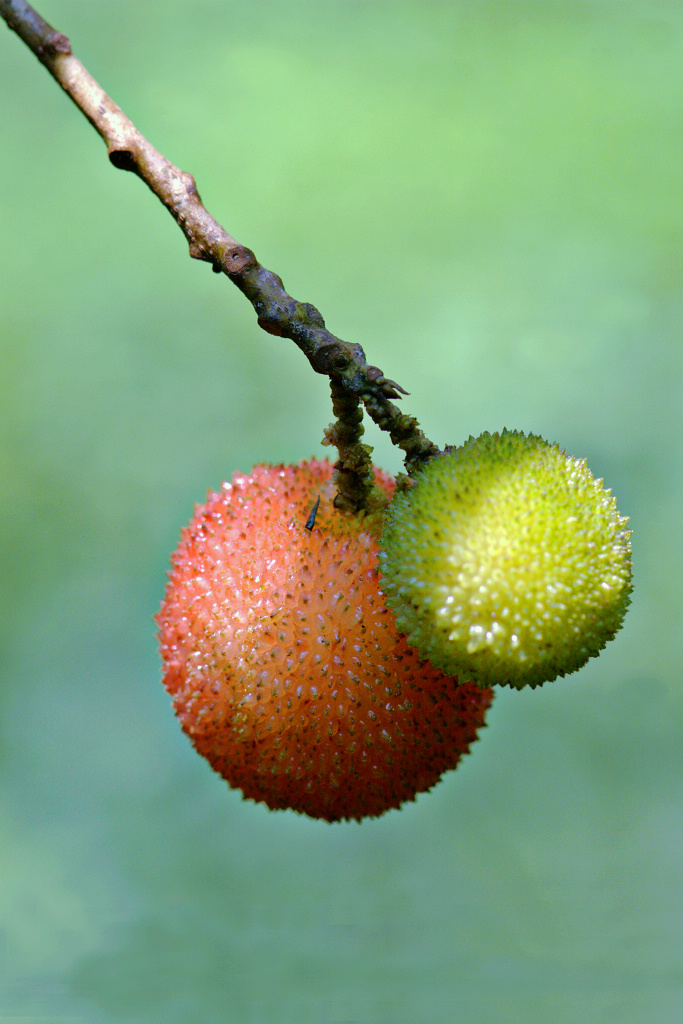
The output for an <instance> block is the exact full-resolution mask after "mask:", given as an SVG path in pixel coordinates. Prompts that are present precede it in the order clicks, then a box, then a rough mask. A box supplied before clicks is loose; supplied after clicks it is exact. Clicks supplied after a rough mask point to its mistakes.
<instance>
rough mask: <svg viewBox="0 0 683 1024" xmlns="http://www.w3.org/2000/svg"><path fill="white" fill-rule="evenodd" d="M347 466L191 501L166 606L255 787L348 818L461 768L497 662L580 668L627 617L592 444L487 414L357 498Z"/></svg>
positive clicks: (168, 656)
mask: <svg viewBox="0 0 683 1024" xmlns="http://www.w3.org/2000/svg"><path fill="white" fill-rule="evenodd" d="M335 493H336V490H335V484H334V480H333V467H332V466H331V464H330V463H329V462H321V461H317V460H315V459H313V460H310V461H308V462H302V463H300V464H299V465H296V466H291V465H290V466H256V467H255V468H254V469H253V470H252V472H251V473H250V474H249V475H248V476H240V475H236V476H235V477H234V478H233V480H232V483H225V484H223V485H222V488H221V490H220V491H219V492H218V493H210V494H209V495H208V497H207V500H206V502H205V503H204V504H203V505H200V506H197V507H196V509H195V514H194V516H193V518H192V521H191V522H190V524H189V526H188V527H186V529H185V530H184V531H183V533H182V536H181V541H180V544H179V547H178V549H177V551H176V552H175V554H174V556H173V560H172V570H171V573H170V578H169V583H168V587H167V590H166V595H165V599H164V602H163V605H162V608H161V611H160V612H159V614H158V616H157V621H158V625H159V636H160V644H161V653H162V659H163V664H164V683H165V686H166V688H167V689H168V691H169V693H170V694H171V695H172V697H173V703H174V706H175V710H176V713H177V715H178V717H179V719H180V722H181V724H182V727H183V729H184V730H185V732H186V733H187V734H188V735H189V737H190V739H191V740H192V742H193V744H194V746H195V747H196V749H197V750H198V751H199V753H201V754H202V755H203V756H204V757H205V758H206V759H207V760H208V761H209V763H210V764H211V765H212V766H213V768H214V769H215V770H216V771H217V772H219V773H220V774H221V775H222V776H223V777H224V778H225V779H227V781H228V782H229V783H230V785H232V786H235V787H238V788H239V789H241V790H242V792H243V794H244V796H245V797H248V798H251V799H253V800H257V801H263V802H264V803H266V804H267V805H268V806H269V807H271V808H292V809H294V810H297V811H301V812H303V813H305V814H308V815H310V816H312V817H315V818H322V819H325V820H327V821H337V820H340V819H346V818H355V819H361V818H363V817H366V816H376V815H379V814H382V813H383V812H384V811H386V810H388V809H390V808H394V807H398V806H400V805H401V804H402V803H404V802H405V801H408V800H413V799H415V796H416V794H417V793H420V792H423V791H425V790H427V789H429V788H430V787H431V786H433V785H434V784H435V783H436V782H437V781H438V780H439V778H440V777H441V775H442V774H443V773H444V772H445V771H447V770H449V769H451V768H454V767H455V766H456V765H457V764H458V762H459V760H460V758H461V757H462V755H463V754H465V753H467V752H468V750H469V747H470V744H471V743H472V742H473V741H474V740H475V739H476V737H477V731H478V729H479V728H481V727H482V726H483V725H484V719H485V714H486V711H487V710H488V707H489V705H490V703H491V700H492V695H493V694H492V689H491V686H492V685H493V684H497V683H504V684H509V685H511V686H514V687H518V688H521V687H523V686H525V685H530V686H537V685H539V684H540V683H542V682H544V681H545V680H549V679H552V678H555V677H556V676H558V675H564V674H565V673H568V672H572V671H574V670H575V669H577V668H579V667H580V666H581V665H583V664H584V663H585V662H586V661H587V660H588V658H590V657H592V656H594V655H596V654H597V653H598V652H599V651H600V650H601V648H602V647H604V645H605V643H606V642H607V640H609V639H611V638H612V637H613V636H614V634H615V632H616V631H617V629H618V628H619V626H620V625H621V622H622V620H623V617H624V614H625V611H626V607H627V605H628V601H629V594H630V590H631V582H630V581H631V562H630V547H629V533H628V531H627V530H626V520H625V519H623V518H622V517H621V516H619V514H618V512H617V510H616V506H615V502H614V499H613V498H612V497H611V496H610V495H609V492H607V491H605V490H603V488H602V481H599V480H595V479H594V478H593V477H592V476H591V474H590V472H589V470H588V469H587V467H586V465H585V462H580V461H577V460H574V459H571V458H569V457H568V456H566V455H565V454H564V453H563V452H561V451H560V450H559V448H558V447H557V446H556V445H549V444H548V443H547V442H545V441H543V440H542V439H541V438H537V437H534V436H526V435H524V434H522V433H518V432H507V431H505V432H503V434H494V435H489V434H484V435H482V437H481V438H478V439H477V440H474V439H472V438H470V440H469V441H468V442H467V443H466V444H465V445H463V446H462V447H460V448H456V449H450V450H447V451H446V452H445V453H444V454H440V455H438V456H437V457H435V458H433V459H432V460H431V461H429V462H428V463H427V465H426V467H425V468H424V469H423V470H421V471H420V472H419V473H417V474H416V478H415V479H414V480H412V481H411V480H407V481H406V480H404V481H403V485H402V486H401V488H400V489H396V484H395V481H394V480H393V479H392V478H391V477H389V476H387V475H386V474H384V473H382V472H381V471H379V470H376V471H375V488H374V491H373V495H372V498H371V500H370V502H369V503H368V507H367V508H366V509H364V510H363V511H361V512H357V513H356V512H349V511H342V510H340V509H338V508H337V507H336V506H335Z"/></svg>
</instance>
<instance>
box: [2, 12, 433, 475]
mask: <svg viewBox="0 0 683 1024" xmlns="http://www.w3.org/2000/svg"><path fill="white" fill-rule="evenodd" d="M0 15H2V17H3V18H4V19H5V21H6V22H7V24H8V26H9V27H10V28H11V29H13V30H14V31H15V32H16V33H17V35H18V36H20V38H21V39H22V40H23V41H24V42H25V43H26V45H27V46H28V47H29V48H30V49H31V50H32V51H33V53H34V54H35V55H36V57H37V58H38V60H39V61H40V62H41V63H42V64H44V65H45V67H46V68H47V70H48V71H49V72H50V74H51V75H52V76H53V78H55V80H56V81H57V82H58V83H59V85H61V87H62V89H64V91H65V92H66V93H67V94H68V96H70V98H71V99H72V100H73V102H74V103H75V104H76V106H77V107H78V109H79V110H80V111H81V112H82V113H83V114H84V115H85V117H86V118H87V119H88V121H90V123H91V124H92V126H93V128H94V129H95V131H97V132H98V134H99V135H100V136H101V137H102V139H103V140H104V142H105V143H106V146H107V152H108V154H109V159H110V161H111V162H112V164H113V165H114V167H118V168H119V169H120V170H124V171H132V172H133V173H134V174H137V175H138V177H139V178H141V179H142V180H143V181H144V182H145V184H146V185H147V186H148V188H149V189H150V190H151V191H152V192H153V193H154V195H155V196H157V198H158V199H160V200H161V202H162V203H163V204H164V206H165V207H166V209H167V210H168V211H169V213H170V214H171V216H172V217H173V218H174V220H175V221H176V223H177V224H178V226H179V227H180V229H181V231H182V232H183V234H184V235H185V238H186V239H187V241H188V244H189V249H190V256H191V257H192V258H193V259H197V260H204V261H206V262H207V263H210V264H211V266H212V268H213V270H214V271H216V273H224V274H226V275H227V277H229V278H230V280H231V281H232V282H233V284H235V285H237V287H238V288H239V289H240V291H242V292H243V293H244V295H246V297H247V298H248V299H249V301H250V302H251V304H252V306H253V307H254V310H255V312H256V316H257V318H258V323H259V326H260V327H262V328H263V330H265V331H267V332H268V333H269V334H274V335H277V336H279V337H284V338H289V339H290V340H291V341H293V342H294V343H295V344H296V345H297V346H298V347H299V348H300V349H301V351H302V352H303V353H304V355H305V356H306V357H307V358H308V361H309V362H310V364H311V366H312V367H313V369H314V370H315V371H316V373H322V374H326V375H327V376H328V377H330V378H331V380H332V381H333V382H336V383H337V384H338V385H340V386H341V387H342V388H343V389H344V391H345V392H346V393H347V394H349V395H354V396H357V397H358V398H360V399H361V400H362V401H363V403H364V404H365V406H366V408H367V411H368V413H369V415H370V416H371V417H372V418H373V419H374V420H375V422H376V423H377V424H378V425H379V426H380V428H381V429H382V430H387V431H388V432H389V434H390V436H391V438H392V441H393V442H394V444H397V445H398V446H399V447H400V448H402V449H403V451H404V452H405V453H406V468H407V469H408V472H414V471H415V470H416V469H417V468H418V467H419V466H420V465H421V464H423V463H424V462H426V461H427V460H428V459H430V458H431V457H432V456H433V455H435V454H436V453H437V452H438V448H437V447H436V445H434V444H432V442H431V441H429V440H428V438H426V437H425V436H424V434H423V433H422V431H421V430H420V429H419V427H418V425H417V421H416V420H415V419H414V418H413V417H407V416H404V415H403V414H402V413H401V411H400V409H399V408H398V406H396V405H394V404H393V403H392V402H391V401H390V399H392V398H400V396H401V394H404V395H405V394H408V392H407V391H404V390H403V388H402V387H400V385H398V384H397V383H396V382H395V381H393V380H389V379H388V378H386V377H385V376H384V374H383V373H382V371H381V370H380V369H379V368H378V367H376V366H371V365H369V364H368V362H367V360H366V358H365V353H364V352H363V349H362V347H361V346H360V345H356V344H352V343H351V342H348V341H342V340H341V339H340V338H337V337H336V336H335V335H334V334H331V333H330V332H329V331H328V330H327V329H326V328H325V321H324V320H323V318H322V316H321V314H320V313H319V311H318V310H317V309H316V308H315V306H312V305H311V304H310V303H308V302H299V301H298V300H296V299H294V298H292V296H291V295H288V293H287V292H286V291H285V288H284V285H283V283H282V280H281V279H280V278H279V277H278V275H277V274H274V273H272V271H270V270H267V269H266V268H265V267H263V266H262V265H261V264H260V263H259V261H258V260H257V259H256V256H255V255H254V253H253V252H252V251H251V249H248V248H247V247H246V246H244V245H241V244H240V243H239V242H237V241H236V240H235V239H234V238H233V237H232V236H231V235H229V234H228V232H227V231H226V230H225V228H223V227H222V226H221V225H220V224H219V223H218V222H217V221H216V220H214V218H213V217H212V216H211V214H210V213H209V212H208V210H206V209H205V207H204V206H203V205H202V201H201V199H200V197H199V193H198V191H197V186H196V184H195V180H194V178H193V177H192V175H191V174H188V173H187V172H185V171H182V170H180V168H178V167H175V166H174V165H173V164H172V163H171V162H170V161H169V160H167V159H166V157H165V156H163V155H162V154H161V153H159V152H158V150H156V149H155V148H154V146H152V144H151V143H150V142H149V141H148V140H147V139H146V138H145V137H144V135H142V134H141V133H140V132H139V131H138V129H137V128H136V127H135V125H134V124H133V122H132V121H130V120H129V119H128V118H127V117H126V115H125V114H124V113H123V111H122V110H121V109H120V108H119V107H118V106H117V105H116V104H115V103H114V101H113V100H112V99H111V98H110V97H109V96H108V95H107V93H106V92H105V91H104V90H103V89H102V87H101V86H100V85H99V84H98V83H97V82H96V81H95V79H94V78H93V77H92V75H90V73H89V72H88V71H87V70H86V68H85V67H84V66H83V65H82V64H81V62H80V61H79V60H78V59H77V58H76V57H75V56H74V55H73V53H72V52H71V44H70V42H69V40H68V38H67V37H66V36H65V35H63V34H62V33H61V32H57V31H56V30H55V29H54V28H52V26H51V25H48V23H47V22H46V21H44V20H43V19H42V18H41V17H40V15H39V14H38V13H37V12H36V11H35V10H34V9H33V8H32V7H31V6H30V5H29V4H28V3H26V2H25V0H0Z"/></svg>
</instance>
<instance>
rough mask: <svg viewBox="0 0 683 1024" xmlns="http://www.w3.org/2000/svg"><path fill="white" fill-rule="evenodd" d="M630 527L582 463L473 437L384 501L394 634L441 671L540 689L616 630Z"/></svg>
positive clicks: (509, 439) (627, 575)
mask: <svg viewBox="0 0 683 1024" xmlns="http://www.w3.org/2000/svg"><path fill="white" fill-rule="evenodd" d="M627 522H628V520H627V519H625V518H623V517H622V516H620V515H619V513H618V512H617V508H616V502H615V499H614V498H613V497H611V496H610V492H609V491H607V490H604V489H603V487H602V480H596V479H595V478H594V477H593V476H592V475H591V472H590V470H589V469H588V468H587V466H586V462H585V459H581V460H578V459H573V458H570V457H569V456H567V455H566V454H565V452H563V451H561V450H560V448H559V447H558V445H556V444H549V443H548V442H547V441H544V440H543V438H541V437H537V436H535V435H533V434H529V435H525V434H523V433H521V432H519V431H507V430H504V431H503V433H502V434H497V433H496V434H488V433H485V434H482V435H481V436H480V437H478V438H476V439H475V438H473V437H470V439H469V440H468V441H467V442H466V443H465V444H464V445H463V446H462V447H460V448H455V449H451V450H449V451H448V452H447V453H446V454H444V455H440V456H437V457H436V458H434V459H433V460H432V461H431V462H429V463H428V464H427V466H426V467H425V469H424V470H423V471H422V472H421V473H420V474H419V476H418V478H417V481H416V483H415V485H414V486H413V487H411V488H410V489H408V490H407V491H405V492H403V493H400V494H397V495H396V497H395V498H394V500H393V502H392V504H391V506H390V508H389V511H388V513H387V516H386V522H385V527H384V532H383V535H382V548H383V551H382V554H381V555H380V568H381V573H382V589H383V590H384V592H385V594H386V599H387V604H388V605H389V607H390V608H392V609H393V610H394V611H395V613H396V620H397V623H398V626H399V629H400V630H402V631H403V632H404V633H406V634H407V637H408V640H409V642H410V643H411V644H413V645H414V646H415V647H416V648H417V650H418V651H419V652H420V654H422V655H423V656H424V657H426V658H429V659H430V661H431V662H432V664H434V665H436V666H437V667H438V668H440V669H442V670H443V671H444V672H450V673H452V674H462V675H464V676H465V677H466V678H468V679H474V680H476V681H478V682H479V683H481V684H482V685H487V686H491V685H493V684H494V683H497V684H507V685H509V686H513V687H517V688H518V689H521V688H522V687H524V686H532V687H533V686H538V685H539V684H541V683H543V682H545V681H547V680H551V679H555V678H556V677H557V676H563V675H565V674H566V673H569V672H574V671H575V670H576V669H578V668H580V667H581V666H582V665H584V664H585V663H586V662H587V661H588V659H589V658H592V657H594V656H595V655H597V654H599V652H600V651H601V650H602V648H603V647H604V646H605V644H606V643H607V641H608V640H611V639H612V638H613V637H614V635H615V633H616V632H617V630H618V629H619V628H620V626H621V624H622V622H623V619H624V615H625V613H626V609H627V607H628V604H629V600H630V597H629V595H630V593H631V589H632V588H631V548H630V542H629V538H630V531H628V530H627V529H626V528H625V527H626V523H627Z"/></svg>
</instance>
